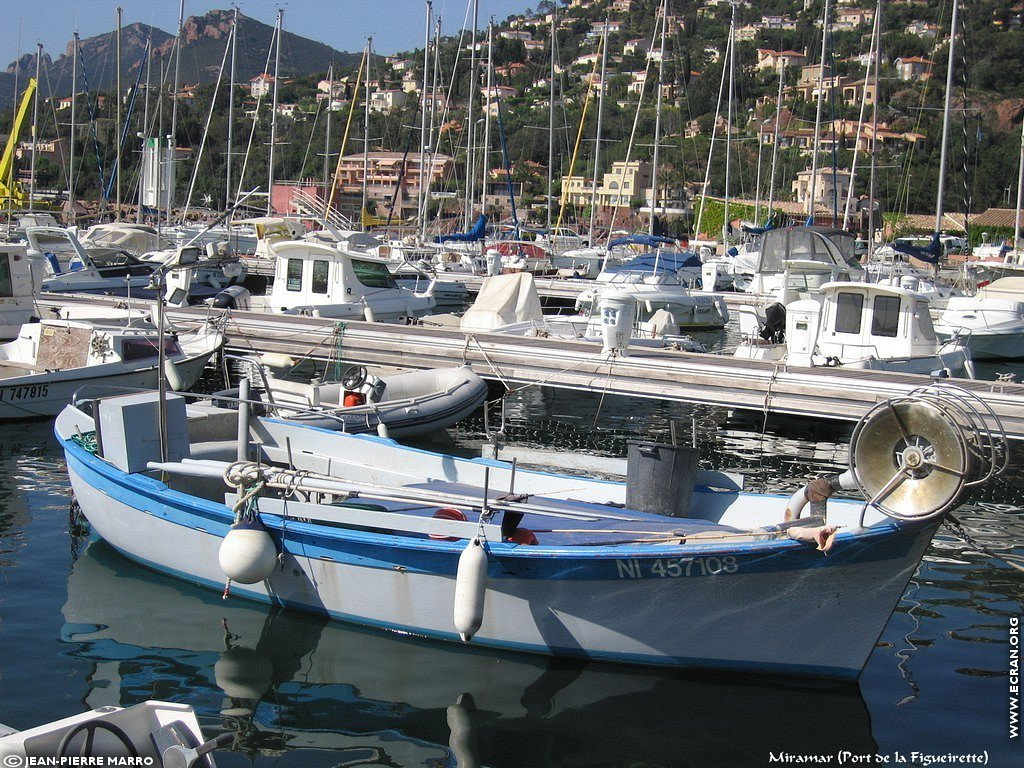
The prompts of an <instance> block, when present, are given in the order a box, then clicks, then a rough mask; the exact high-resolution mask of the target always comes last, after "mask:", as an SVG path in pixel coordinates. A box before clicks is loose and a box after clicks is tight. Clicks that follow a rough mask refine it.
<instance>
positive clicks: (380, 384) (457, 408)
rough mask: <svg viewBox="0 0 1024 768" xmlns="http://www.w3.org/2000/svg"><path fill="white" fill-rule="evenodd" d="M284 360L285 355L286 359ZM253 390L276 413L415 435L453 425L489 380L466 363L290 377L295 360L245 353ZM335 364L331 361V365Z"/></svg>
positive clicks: (474, 405) (328, 425) (351, 428)
mask: <svg viewBox="0 0 1024 768" xmlns="http://www.w3.org/2000/svg"><path fill="white" fill-rule="evenodd" d="M282 357H283V358H284V359H281V358H282ZM240 362H241V364H242V365H243V366H244V367H245V368H248V369H249V372H251V373H252V381H253V382H254V383H255V386H254V388H253V394H254V395H257V396H259V398H260V400H261V401H262V402H263V403H265V404H266V405H265V407H266V408H268V409H269V410H270V411H271V412H272V413H274V414H275V415H278V416H280V417H281V418H288V419H293V420H295V421H297V422H299V423H302V424H309V425H313V426H318V427H322V428H323V429H338V430H342V431H345V432H349V433H353V434H357V433H361V432H370V433H374V434H383V435H386V436H391V437H396V438H407V437H415V436H417V435H425V434H429V433H431V432H435V431H437V430H439V429H445V428H446V427H450V426H452V425H453V424H455V423H456V422H458V421H460V420H461V419H464V418H466V417H467V416H469V415H470V414H472V413H473V412H474V411H476V410H477V409H478V408H479V407H480V406H482V405H483V404H484V401H485V400H486V399H487V393H488V389H487V383H486V382H485V381H484V380H483V379H481V378H480V377H479V376H478V375H477V374H476V373H474V372H473V369H472V368H470V367H469V366H467V365H462V366H458V367H454V368H427V369H423V370H414V371H405V372H403V373H391V374H386V375H383V374H382V375H379V376H378V375H375V374H371V373H369V372H368V371H367V369H366V367H365V366H361V365H352V366H347V367H346V368H345V369H344V370H343V371H342V372H341V375H340V377H339V379H338V380H337V381H326V380H325V379H324V377H322V376H316V377H313V378H312V379H311V380H301V379H298V378H295V377H289V376H288V373H289V372H290V371H291V370H292V369H293V368H294V366H295V361H294V360H292V359H291V358H288V357H286V356H282V355H262V356H260V357H251V356H250V357H243V358H241V359H240ZM333 367H335V366H333V365H332V364H331V363H328V365H327V368H328V369H331V368H333Z"/></svg>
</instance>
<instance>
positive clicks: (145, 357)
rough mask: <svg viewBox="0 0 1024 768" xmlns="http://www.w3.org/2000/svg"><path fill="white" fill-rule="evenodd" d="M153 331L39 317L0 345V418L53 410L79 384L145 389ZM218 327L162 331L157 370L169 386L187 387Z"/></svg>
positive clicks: (144, 326) (138, 325)
mask: <svg viewBox="0 0 1024 768" xmlns="http://www.w3.org/2000/svg"><path fill="white" fill-rule="evenodd" d="M159 339H160V333H159V331H158V329H157V328H156V327H155V326H154V325H152V324H149V323H142V322H137V321H130V322H127V323H124V324H120V325H110V324H106V323H102V322H88V321H83V320H64V319H59V318H43V319H42V320H40V321H39V322H37V323H27V324H25V325H23V326H22V327H21V330H20V332H19V334H18V336H17V338H16V339H14V340H13V341H10V342H7V343H6V344H0V421H5V420H9V419H31V418H39V417H52V416H56V415H57V413H59V412H60V410H61V409H62V408H63V407H64V406H65V405H67V404H68V403H69V402H71V399H72V397H73V396H74V393H75V391H76V390H78V389H79V388H81V387H84V386H102V387H134V388H142V389H145V388H152V387H154V386H156V384H157V378H158V376H159V375H161V369H160V367H159V364H158V362H159V345H160V342H159ZM223 340H224V336H223V333H222V330H221V329H220V328H219V327H218V326H217V325H215V324H213V323H205V324H204V325H202V326H201V327H200V328H199V329H198V330H195V331H183V332H180V333H166V334H165V335H164V342H163V343H164V354H165V357H166V366H165V369H164V374H165V375H167V376H168V380H169V382H170V383H171V385H172V387H173V388H177V389H185V388H188V387H191V386H192V385H193V384H194V383H195V382H196V381H198V380H199V377H200V376H201V375H202V372H203V368H204V367H205V365H206V364H207V363H208V362H209V361H210V359H211V358H212V357H213V356H214V354H216V352H217V351H218V350H219V349H220V347H221V344H222V343H223Z"/></svg>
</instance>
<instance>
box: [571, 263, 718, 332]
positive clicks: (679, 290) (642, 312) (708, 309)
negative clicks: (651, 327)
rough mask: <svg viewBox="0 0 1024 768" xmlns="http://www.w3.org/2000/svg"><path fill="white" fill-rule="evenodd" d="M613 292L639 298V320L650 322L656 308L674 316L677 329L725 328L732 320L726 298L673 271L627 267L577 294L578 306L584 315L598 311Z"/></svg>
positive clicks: (637, 306) (672, 322)
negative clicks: (692, 284) (691, 283)
mask: <svg viewBox="0 0 1024 768" xmlns="http://www.w3.org/2000/svg"><path fill="white" fill-rule="evenodd" d="M609 295H615V296H621V295H627V296H630V297H631V298H632V299H633V300H634V301H635V302H636V320H637V322H639V323H644V322H649V321H650V320H651V319H652V318H653V317H654V315H655V313H656V312H659V311H662V312H665V313H668V315H670V316H671V323H670V324H672V325H674V326H675V331H674V332H675V333H682V332H684V331H694V330H705V329H715V328H724V327H725V325H726V323H728V322H729V307H728V305H727V304H726V303H725V299H724V298H722V297H721V296H716V295H714V294H709V293H704V292H702V291H696V290H693V289H692V288H690V287H689V286H688V285H687V284H685V283H683V282H682V281H681V280H680V279H679V278H678V277H676V276H675V275H672V274H665V273H655V274H650V273H648V274H644V273H641V272H632V271H623V272H617V273H614V274H611V275H609V277H608V279H607V280H603V281H601V282H600V283H599V284H598V285H595V286H594V287H593V288H588V289H587V290H585V291H583V292H581V293H580V295H579V296H577V297H576V309H577V310H578V311H579V312H581V313H582V314H584V315H592V314H594V312H595V310H596V309H597V307H598V306H599V305H600V304H601V303H602V301H604V300H605V299H606V298H607V297H608V296H609Z"/></svg>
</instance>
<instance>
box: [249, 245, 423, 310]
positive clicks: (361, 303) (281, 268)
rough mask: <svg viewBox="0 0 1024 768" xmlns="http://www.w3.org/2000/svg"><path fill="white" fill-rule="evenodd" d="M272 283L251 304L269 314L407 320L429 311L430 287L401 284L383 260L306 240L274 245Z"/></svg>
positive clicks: (272, 250)
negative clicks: (419, 289)
mask: <svg viewBox="0 0 1024 768" xmlns="http://www.w3.org/2000/svg"><path fill="white" fill-rule="evenodd" d="M271 252H272V253H273V255H274V259H275V268H274V285H273V287H272V288H271V292H270V293H269V294H268V295H267V296H266V297H265V298H263V299H261V298H260V297H254V299H253V306H254V307H257V306H259V304H261V303H262V304H265V306H266V307H267V309H269V310H270V311H272V312H280V313H283V314H289V315H311V316H314V317H329V318H337V319H342V320H343V319H367V320H385V321H387V320H392V321H396V320H405V319H407V318H416V317H422V316H423V315H425V314H427V313H428V312H430V310H431V309H433V307H434V304H435V301H434V297H433V293H432V286H431V287H428V288H427V289H426V290H425V291H423V292H422V293H416V292H415V291H410V290H409V289H407V288H401V287H399V285H398V284H397V283H396V282H395V278H394V277H393V276H392V274H391V272H390V271H389V270H388V267H387V264H386V263H385V262H384V261H383V260H381V259H378V258H375V257H373V256H368V255H363V254H355V253H351V252H349V251H346V250H342V249H340V248H332V247H330V246H327V245H322V244H318V243H312V242H306V241H284V242H279V243H277V244H275V245H273V246H272V248H271Z"/></svg>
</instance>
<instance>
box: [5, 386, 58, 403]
mask: <svg viewBox="0 0 1024 768" xmlns="http://www.w3.org/2000/svg"><path fill="white" fill-rule="evenodd" d="M49 391H50V385H49V384H23V385H22V386H20V387H0V402H2V401H5V400H6V401H7V402H14V401H15V400H34V399H35V398H37V397H46V395H47V394H48V393H49Z"/></svg>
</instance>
